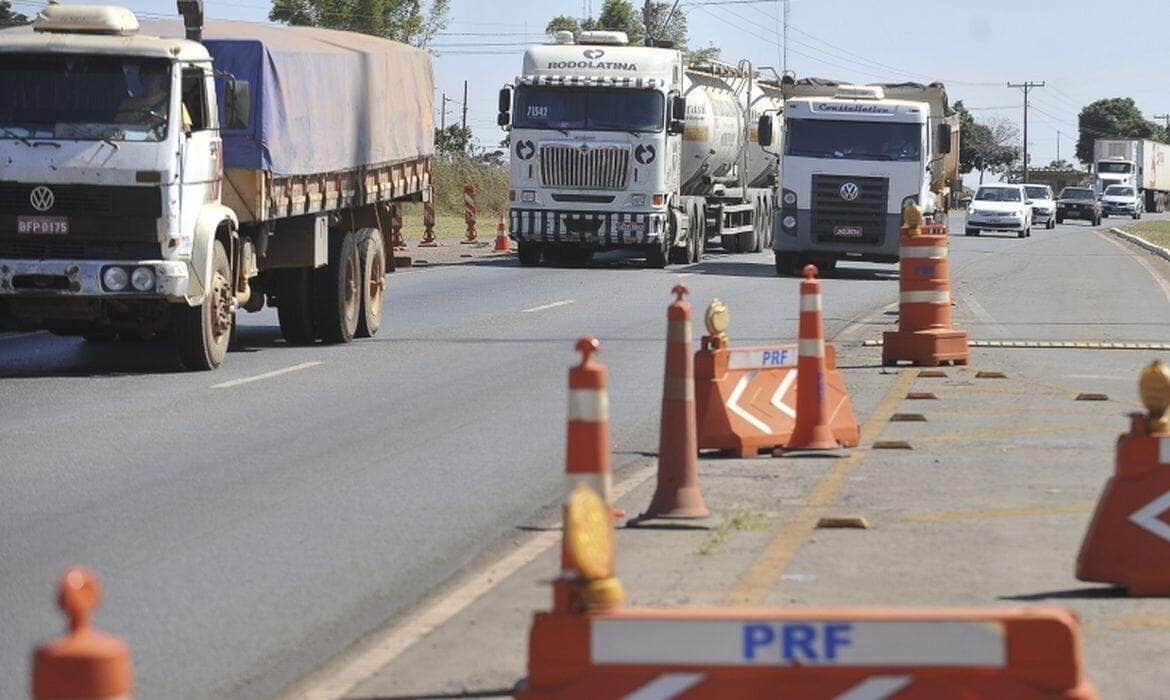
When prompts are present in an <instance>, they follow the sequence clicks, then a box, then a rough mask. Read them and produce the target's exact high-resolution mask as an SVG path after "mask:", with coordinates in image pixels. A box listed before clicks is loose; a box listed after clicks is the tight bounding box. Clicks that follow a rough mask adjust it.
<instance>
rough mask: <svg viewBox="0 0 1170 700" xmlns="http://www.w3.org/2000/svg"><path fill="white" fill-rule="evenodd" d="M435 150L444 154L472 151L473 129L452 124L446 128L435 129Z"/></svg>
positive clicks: (464, 153) (465, 153)
mask: <svg viewBox="0 0 1170 700" xmlns="http://www.w3.org/2000/svg"><path fill="white" fill-rule="evenodd" d="M435 150H436V151H438V152H439V153H441V154H443V155H452V154H456V153H459V154H463V155H467V154H469V153H470V152H471V129H470V128H467V127H464V126H461V125H459V124H452V125H450V126H448V127H447V128H446V129H435Z"/></svg>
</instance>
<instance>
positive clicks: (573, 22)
mask: <svg viewBox="0 0 1170 700" xmlns="http://www.w3.org/2000/svg"><path fill="white" fill-rule="evenodd" d="M557 32H572V33H573V36H577V35H578V34H580V33H581V22H580V20H578V19H577V18H576V17H570V16H568V15H558V16H556V17H553V18H552V19H550V20H549V21H548V26H546V27H545V28H544V33H545V34H548V35H549V36H554V35H556V33H557Z"/></svg>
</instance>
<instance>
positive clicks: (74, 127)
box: [0, 5, 236, 366]
mask: <svg viewBox="0 0 1170 700" xmlns="http://www.w3.org/2000/svg"><path fill="white" fill-rule="evenodd" d="M0 55H2V56H3V58H2V59H0V161H2V162H3V163H4V164H5V167H4V171H3V175H2V176H0V193H2V196H0V315H3V316H4V317H5V318H6V319H7V321H8V323H9V324H11V325H14V326H16V327H18V328H29V329H41V328H43V329H48V330H50V331H53V332H55V333H60V334H75V335H84V336H86V337H88V338H90V339H104V338H109V337H112V336H113V335H114V334H115V333H122V334H129V335H133V336H139V337H150V336H152V335H154V334H156V333H159V332H162V331H164V330H165V329H168V328H173V330H174V334H175V337H176V341H177V342H178V343H179V344H180V354H181V355H182V356H183V359H184V362H185V363H186V364H188V365H189V366H191V365H203V366H214V365H215V364H218V359H222V356H223V352H225V351H226V346H227V343H228V336H229V335H230V332H231V328H232V323H233V314H234V308H235V307H234V303H235V302H234V294H233V291H234V283H235V280H233V278H232V275H231V272H230V270H231V269H234V268H233V267H232V265H231V261H230V260H229V259H223V260H220V261H219V264H218V265H217V261H216V259H215V258H216V252H215V248H214V246H210V245H206V242H207V240H209V239H216V238H218V239H220V243H221V244H222V250H221V251H220V253H219V255H220V257H222V258H227V256H230V255H232V253H233V252H234V249H233V246H232V231H233V230H234V229H235V227H236V217H235V215H234V214H233V213H232V211H231V210H230V209H228V208H226V207H223V206H222V205H221V204H219V198H220V184H221V176H220V170H221V161H222V140H221V138H220V134H219V127H220V124H219V110H218V105H217V98H216V89H215V75H214V72H213V70H212V61H211V57H210V55H209V54H208V52H207V50H206V49H205V48H204V47H203V46H202V45H201V44H200V43H198V42H196V41H187V40H178V39H162V38H157V37H148V36H141V35H139V25H138V21H137V19H136V18H135V16H134V15H133V14H132V13H130V12H129V11H127V10H125V9H122V8H117V7H98V6H66V5H49V6H48V7H46V8H45V9H44V10H42V11H41V13H40V15H39V16H38V17H37V19H36V21H35V22H34V23H33V27H32V31H28V30H27V29H14V30H8V31H5V32H3V33H2V34H0ZM233 89H235V88H233ZM201 239H202V240H201ZM201 243H202V244H201ZM209 299H210V300H212V301H211V302H210V303H206V302H208V300H209Z"/></svg>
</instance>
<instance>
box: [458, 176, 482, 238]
mask: <svg viewBox="0 0 1170 700" xmlns="http://www.w3.org/2000/svg"><path fill="white" fill-rule="evenodd" d="M463 221H464V222H466V223H467V238H464V239H463V240H461V241H459V242H460V243H466V244H470V243H478V238H479V232H478V231H476V230H475V185H464V186H463Z"/></svg>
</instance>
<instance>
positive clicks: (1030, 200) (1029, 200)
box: [1024, 199, 1036, 206]
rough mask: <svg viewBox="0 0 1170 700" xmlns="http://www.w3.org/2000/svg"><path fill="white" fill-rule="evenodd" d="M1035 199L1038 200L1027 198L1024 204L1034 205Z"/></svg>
mask: <svg viewBox="0 0 1170 700" xmlns="http://www.w3.org/2000/svg"><path fill="white" fill-rule="evenodd" d="M1035 201H1036V200H1034V199H1025V200H1024V204H1027V205H1028V206H1031V205H1032V204H1033V203H1034V202H1035Z"/></svg>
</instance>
